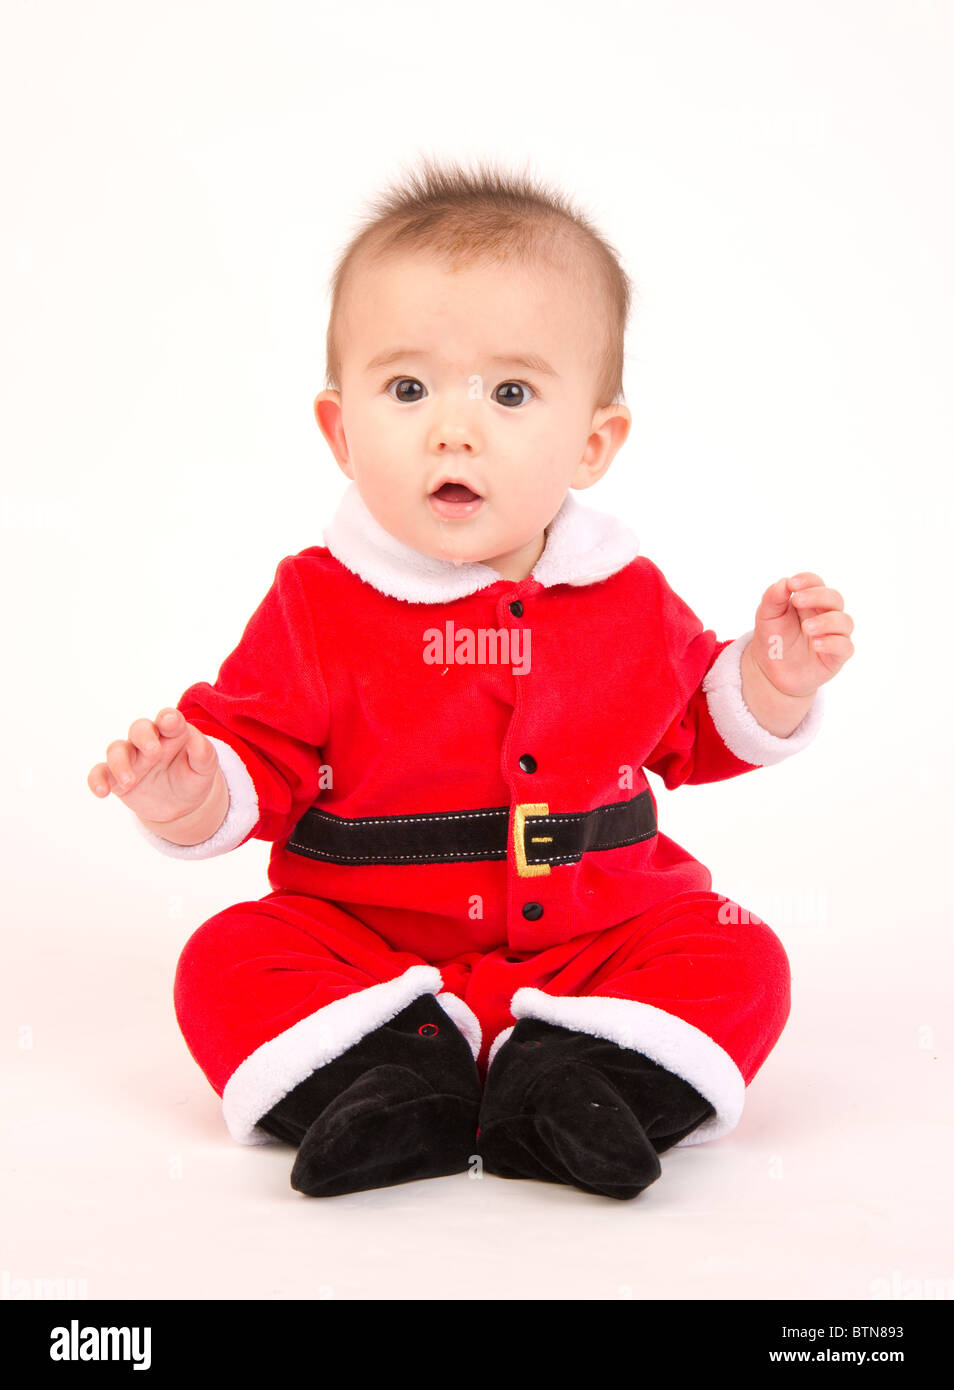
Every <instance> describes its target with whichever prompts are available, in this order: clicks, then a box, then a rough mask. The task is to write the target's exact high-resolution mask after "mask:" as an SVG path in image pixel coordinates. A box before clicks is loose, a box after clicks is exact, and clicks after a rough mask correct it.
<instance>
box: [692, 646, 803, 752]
mask: <svg viewBox="0 0 954 1390" xmlns="http://www.w3.org/2000/svg"><path fill="white" fill-rule="evenodd" d="M754 635H755V629H754V628H753V629H752V630H751V631H750V632H745V633H743V634H742V636H741V637H737V638H736V639H735V641H734V642H730V643H729V645H728V646H727V647H723V649H722V651H721V652H720V653H719V655H718V656H717V657H716V659H715V661H714V662H713V663H712V665H711V666H710V667H709V670H708V671H707V672H706V675H705V678H704V679H703V682H702V688H703V690H704V691H705V692H706V700H707V701H708V704H709V713H710V714H711V715H712V722H713V724H714V725H715V726H716V728H717V729H718V731H719V733H720V734H721V736H722V739H723V742H724V743H725V746H726V747H727V748H728V749H729V751H730V752H731V753H734V754H735V756H736V757H737V758H741V759H742V761H743V762H745V763H754V764H755V766H756V767H771V766H772V765H773V764H774V763H780V762H782V761H783V759H785V758H790V757H791V755H792V754H793V753H800V752H801V751H802V749H803V748H805V747H807V745H808V744H809V743H811V741H812V739H813V738H814V737H815V735H816V734H817V733H818V730H819V729H820V728H821V722H822V714H823V711H824V700H823V697H822V691H821V690H816V691H815V699H814V701H813V702H812V705H811V708H810V709H809V711H808V713H807V714H806V715H805V718H804V719H803V720H802V722H801V723H800V724H799V725H798V727H797V728H796V729H793V730H792V732H791V733H790V734H789V735H788V737H787V738H779V737H778V735H777V734H770V733H769V731H768V729H763V728H762V725H761V724H760V723H759V722H758V720H757V719H756V717H755V715H754V714H753V713H752V711H751V710H750V709H749V707H748V705H747V704H746V703H745V700H744V699H743V698H742V665H741V663H742V653H743V652H744V651H745V649H746V647H747V646H748V645H749V643H750V642H751V640H752V638H753V636H754Z"/></svg>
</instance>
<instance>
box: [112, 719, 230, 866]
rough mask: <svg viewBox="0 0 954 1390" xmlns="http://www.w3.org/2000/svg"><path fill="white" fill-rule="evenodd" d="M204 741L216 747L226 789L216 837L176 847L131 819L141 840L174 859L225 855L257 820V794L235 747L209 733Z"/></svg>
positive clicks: (137, 820) (136, 817)
mask: <svg viewBox="0 0 954 1390" xmlns="http://www.w3.org/2000/svg"><path fill="white" fill-rule="evenodd" d="M206 738H208V740H209V742H210V743H211V744H213V745H214V747H215V751H216V753H217V754H218V757H219V767H220V768H221V769H222V776H223V777H224V778H225V783H226V786H227V787H228V789H229V809H228V814H227V815H226V817H225V820H224V821H223V822H222V824H221V825H220V826H219V828H218V830H217V831H216V832H215V834H214V835H210V836H209V838H208V839H207V840H202V841H201V842H200V843H199V844H197V845H176V844H173V842H172V841H171V840H164V839H163V837H162V836H161V835H156V834H154V833H153V831H151V830H149V829H147V827H146V826H144V825H143V823H142V821H141V820H140V819H139V818H138V816H134V817H133V819H134V821H135V823H136V828H137V829H138V830H139V833H140V834H141V835H142V836H143V837H144V839H146V840H148V841H149V843H150V844H151V845H153V846H154V847H155V848H156V849H157V850H159V851H160V852H161V853H162V854H168V855H170V856H171V857H172V858H173V859H211V858H213V856H215V855H217V854H227V853H228V852H229V850H231V849H235V848H236V847H237V846H238V845H240V844H241V843H242V841H243V840H244V839H245V837H246V835H247V834H248V832H249V831H250V830H251V829H252V827H253V826H254V825H255V824H256V822H257V821H258V794H257V792H256V791H255V783H254V782H253V781H252V779H251V777H250V776H249V773H248V769H247V768H246V766H245V764H244V763H243V762H242V759H241V758H240V757H239V755H238V754H237V753H236V751H235V749H234V748H232V747H230V745H229V744H227V743H223V742H222V740H221V739H219V738H212V736H211V735H210V734H206Z"/></svg>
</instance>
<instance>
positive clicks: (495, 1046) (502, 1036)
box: [487, 1023, 515, 1078]
mask: <svg viewBox="0 0 954 1390" xmlns="http://www.w3.org/2000/svg"><path fill="white" fill-rule="evenodd" d="M514 1026H515V1025H514V1024H512V1023H511V1025H510V1027H509V1028H505V1029H504V1030H503V1032H502V1033H498V1034H497V1036H496V1037H495V1038H494V1040H493V1042H492V1043H491V1044H490V1052H489V1053H488V1054H487V1075H488V1078H489V1076H490V1068H491V1067H492V1066H493V1062H494V1058H495V1057H496V1055H497V1053H498V1052H499V1051H500V1049H501V1048H502V1047H503V1045H504V1043H505V1042H506V1041H507V1039H508V1038H509V1037H510V1034H511V1033H512V1032H513V1030H514Z"/></svg>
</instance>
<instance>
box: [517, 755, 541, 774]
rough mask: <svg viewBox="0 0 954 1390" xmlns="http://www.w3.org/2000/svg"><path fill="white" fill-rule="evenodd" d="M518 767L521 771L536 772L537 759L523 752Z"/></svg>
mask: <svg viewBox="0 0 954 1390" xmlns="http://www.w3.org/2000/svg"><path fill="white" fill-rule="evenodd" d="M519 767H520V771H521V772H536V770H537V760H536V758H534V757H531V755H530V754H529V753H523V754H522V755H521V758H520V763H519Z"/></svg>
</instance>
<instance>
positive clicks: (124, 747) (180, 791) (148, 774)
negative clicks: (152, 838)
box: [86, 709, 219, 824]
mask: <svg viewBox="0 0 954 1390" xmlns="http://www.w3.org/2000/svg"><path fill="white" fill-rule="evenodd" d="M218 767H219V759H218V755H217V753H216V751H215V748H214V747H213V745H212V744H211V743H210V742H209V740H208V739H207V738H206V737H205V735H204V734H202V733H200V732H199V730H198V729H196V728H195V727H194V726H193V725H192V724H189V723H188V722H187V721H186V719H185V717H184V715H183V714H182V713H181V711H179V710H177V709H163V710H160V711H159V713H158V715H157V716H156V722H155V723H153V722H152V721H151V720H149V719H137V720H135V722H134V723H132V724H131V725H130V726H129V738H128V739H117V740H116V741H115V742H114V743H111V744H110V745H109V747H108V748H107V749H106V761H105V762H104V763H97V764H96V766H95V767H93V768H91V769H90V773H89V776H88V777H87V779H86V783H87V786H88V787H89V789H90V791H91V792H92V793H93V794H94V796H108V795H109V793H110V792H113V793H115V795H116V796H118V797H119V799H120V801H122V802H124V803H125V805H127V806H128V807H129V808H130V810H132V811H134V812H135V814H136V815H137V816H138V817H139V819H140V820H143V821H148V822H151V823H153V824H165V823H166V822H168V821H173V820H178V819H179V818H180V817H182V816H187V815H189V813H190V812H192V811H195V810H197V809H198V808H199V807H200V806H201V805H202V804H203V802H204V801H205V800H206V799H207V798H208V797H209V795H210V793H211V791H212V787H213V784H214V782H215V774H216V772H217V771H218Z"/></svg>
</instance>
